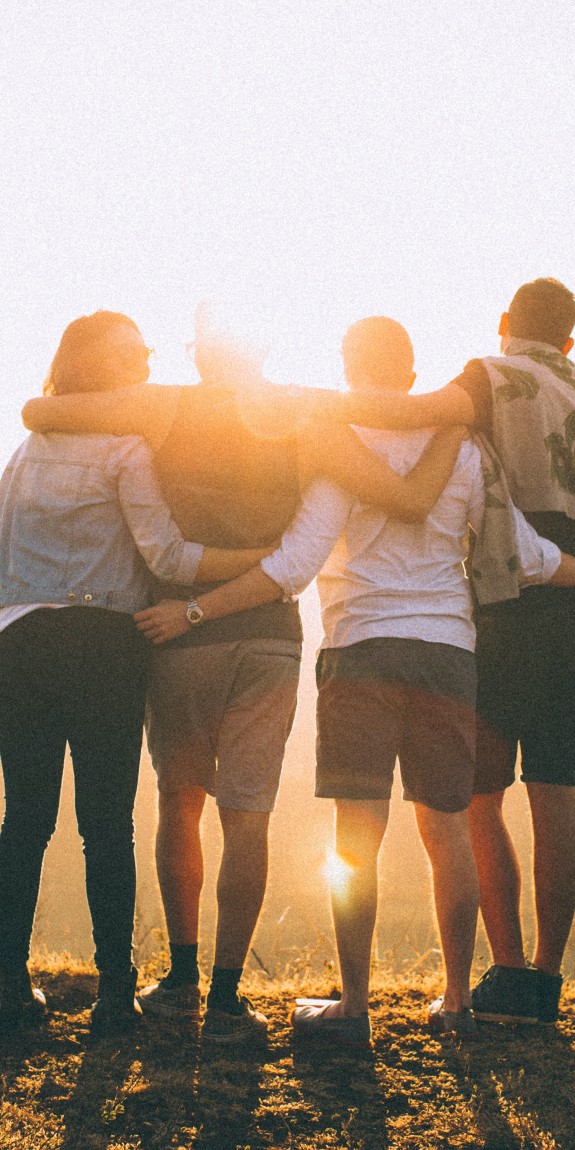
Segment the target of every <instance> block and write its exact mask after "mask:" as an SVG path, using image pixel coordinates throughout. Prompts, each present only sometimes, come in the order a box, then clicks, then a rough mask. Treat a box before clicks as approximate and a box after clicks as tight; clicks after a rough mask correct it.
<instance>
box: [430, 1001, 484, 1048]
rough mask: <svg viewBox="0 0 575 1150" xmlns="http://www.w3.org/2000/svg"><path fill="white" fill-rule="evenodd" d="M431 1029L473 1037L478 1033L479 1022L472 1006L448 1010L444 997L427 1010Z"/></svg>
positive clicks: (436, 1032) (442, 1032)
mask: <svg viewBox="0 0 575 1150" xmlns="http://www.w3.org/2000/svg"><path fill="white" fill-rule="evenodd" d="M427 1021H428V1024H429V1029H430V1030H432V1031H433V1033H434V1034H456V1035H457V1036H458V1037H459V1038H472V1037H473V1036H474V1035H476V1034H477V1023H476V1021H475V1018H474V1016H473V1011H472V1009H471V1007H470V1006H463V1007H462V1008H461V1010H446V1009H445V1006H444V1004H443V998H437V999H436V1000H435V1002H432V1003H431V1006H430V1007H429V1010H428V1012H427Z"/></svg>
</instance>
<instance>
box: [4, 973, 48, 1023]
mask: <svg viewBox="0 0 575 1150" xmlns="http://www.w3.org/2000/svg"><path fill="white" fill-rule="evenodd" d="M45 1013H46V999H45V997H44V995H43V993H42V991H41V990H39V988H38V987H37V986H32V983H31V980H30V975H29V973H28V970H27V969H26V968H24V970H23V971H12V972H8V971H6V970H4V971H2V970H0V1034H13V1033H14V1031H15V1030H18V1029H19V1028H20V1027H21V1026H37V1025H38V1023H39V1022H40V1021H41V1020H42V1018H43V1017H44V1015H45Z"/></svg>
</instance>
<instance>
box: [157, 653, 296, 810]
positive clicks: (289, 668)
mask: <svg viewBox="0 0 575 1150" xmlns="http://www.w3.org/2000/svg"><path fill="white" fill-rule="evenodd" d="M300 657H301V656H300V648H299V644H298V643H295V642H293V641H292V640H288V639H242V640H240V641H238V642H236V643H213V644H208V645H206V646H204V647H202V646H198V647H167V648H164V649H163V650H162V649H158V650H157V651H155V653H154V659H153V662H152V672H151V685H150V692H149V697H148V714H147V719H146V730H147V736H148V746H149V749H150V755H151V757H152V763H153V765H154V768H155V770H156V772H157V775H158V787H159V789H160V791H163V792H166V793H169V792H175V791H181V790H186V789H188V788H189V787H201V788H202V789H203V790H205V791H207V792H208V794H210V795H215V797H216V800H217V803H218V806H222V807H230V808H231V809H233V810H244V811H271V810H273V808H274V803H275V799H276V795H277V792H278V787H279V781H280V774H281V768H282V762H283V756H284V750H285V744H286V740H287V737H288V735H289V733H290V730H291V726H292V723H293V718H294V714H295V706H296V692H297V685H298V678H299V666H300Z"/></svg>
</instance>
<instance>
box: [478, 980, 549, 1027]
mask: <svg viewBox="0 0 575 1150" xmlns="http://www.w3.org/2000/svg"><path fill="white" fill-rule="evenodd" d="M541 973H542V972H541V971H539V970H535V969H531V968H530V967H518V966H490V967H489V970H486V971H485V974H484V975H483V977H482V978H480V979H479V982H478V983H477V986H476V987H474V989H473V990H472V992H471V1005H472V1007H473V1013H474V1015H475V1017H476V1018H478V1019H481V1020H482V1021H483V1022H523V1023H528V1024H529V1025H536V1024H537V1023H538V1022H540V1021H542V1019H541V1018H540V1016H539V1015H540V1009H539V1001H540V985H541V982H540V975H541ZM548 977H551V976H548Z"/></svg>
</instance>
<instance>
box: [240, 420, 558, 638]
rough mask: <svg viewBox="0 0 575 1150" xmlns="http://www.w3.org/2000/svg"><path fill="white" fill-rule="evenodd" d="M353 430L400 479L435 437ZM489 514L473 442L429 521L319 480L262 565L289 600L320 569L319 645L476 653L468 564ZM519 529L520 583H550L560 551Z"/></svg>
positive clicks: (519, 518) (520, 524) (517, 521)
mask: <svg viewBox="0 0 575 1150" xmlns="http://www.w3.org/2000/svg"><path fill="white" fill-rule="evenodd" d="M356 431H357V433H358V434H359V436H360V438H361V439H362V441H363V442H364V443H365V444H366V446H367V447H369V448H371V449H372V450H373V451H374V452H376V454H378V455H381V456H383V457H384V458H385V459H386V460H387V462H388V463H389V464H390V466H391V467H392V468H393V469H394V471H396V472H398V473H399V474H400V475H406V474H407V473H408V472H409V471H410V470H411V468H412V467H413V466H414V465H415V463H417V460H418V459H419V457H420V455H421V453H422V451H423V450H424V448H425V447H426V445H427V443H428V442H429V439H430V437H431V435H432V432H430V431H428V430H425V431H417V432H410V433H405V434H401V435H398V434H397V433H394V432H387V431H371V430H366V429H364V428H361V429H357V428H356ZM484 506H485V496H484V486H483V477H482V473H481V463H480V456H479V450H478V448H477V447H476V446H475V444H473V443H471V442H470V441H467V440H466V441H465V442H464V443H462V445H461V448H460V451H459V455H458V458H457V461H456V463H455V467H454V469H453V472H452V475H451V478H450V479H449V481H448V483H447V485H446V487H445V489H444V491H443V492H442V494H441V495H440V497H439V499H438V500H437V502H436V504H435V506H434V507H433V508H432V510H431V512H430V514H429V515H428V517H427V519H426V520H425V522H424V523H403V522H401V521H400V520H399V519H394V518H392V517H391V516H390V515H387V514H386V513H385V512H383V511H380V510H378V509H377V508H375V507H372V506H368V505H367V504H362V503H359V502H357V501H356V500H354V499H353V498H352V497H351V496H349V495H347V494H346V493H345V492H343V491H341V490H340V489H339V488H338V487H336V486H335V485H334V484H332V483H328V482H326V481H317V482H315V483H313V484H312V485H311V487H310V488H309V489H308V491H307V492H306V493H305V495H304V499H303V501H302V505H301V508H300V510H299V512H298V514H297V515H296V517H295V518H294V520H293V523H292V524H291V526H290V527H289V528H288V530H287V531H286V532H285V533H284V535H283V536H282V541H281V545H280V546H279V548H278V549H277V550H276V551H274V553H273V554H272V555H269V556H268V557H267V558H265V559H263V560H262V562H261V567H262V570H263V571H265V573H266V574H267V575H269V576H270V578H271V579H273V580H274V581H275V582H276V583H278V584H279V586H280V587H282V588H283V589H284V591H285V592H286V593H287V594H299V593H300V592H301V591H302V590H303V589H304V587H306V586H307V584H308V583H310V582H311V580H312V579H313V578H314V576H315V575H317V574H318V572H319V571H321V574H320V575H319V577H318V581H317V585H318V591H319V595H320V602H321V613H322V622H323V627H324V632H325V633H324V638H323V642H322V647H347V646H349V645H350V644H352V643H358V642H360V641H361V640H363V639H372V638H377V637H386V636H389V637H392V638H409V639H422V640H425V641H428V642H432V643H448V644H451V645H452V646H455V647H462V648H464V649H465V650H468V651H473V650H474V649H475V627H474V624H473V620H472V600H471V592H470V587H469V582H468V580H467V578H466V576H465V572H464V569H463V559H464V558H465V556H466V552H467V526H468V524H470V525H471V526H472V527H473V528H474V530H476V531H477V530H478V528H479V526H480V525H481V521H482V517H483V513H484ZM514 527H515V533H516V542H517V554H518V557H519V562H520V567H521V571H520V582H521V583H522V584H526V583H544V582H547V581H548V580H549V579H550V578H551V576H552V575H553V574H554V572H555V571H556V570H557V567H558V566H559V563H560V559H561V552H560V551H559V548H558V547H556V546H555V544H554V543H551V542H550V541H549V540H547V539H542V538H540V536H539V535H537V533H536V532H535V531H534V529H533V528H532V527H530V525H529V524H528V523H527V521H526V520H525V519H524V517H523V515H522V514H521V512H519V511H516V512H515V515H514ZM328 557H329V558H328Z"/></svg>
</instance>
